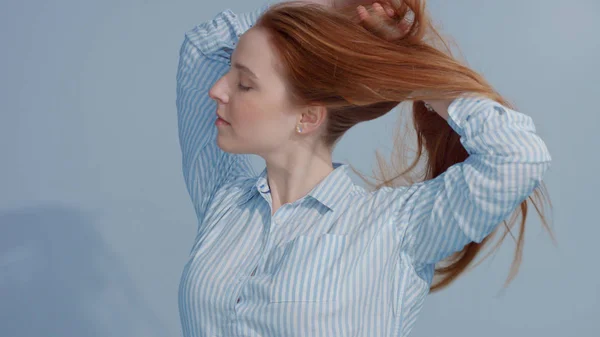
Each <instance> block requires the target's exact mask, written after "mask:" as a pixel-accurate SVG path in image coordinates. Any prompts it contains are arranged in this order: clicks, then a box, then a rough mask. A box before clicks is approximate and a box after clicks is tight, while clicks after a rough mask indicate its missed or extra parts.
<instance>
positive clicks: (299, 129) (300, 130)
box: [296, 125, 302, 133]
mask: <svg viewBox="0 0 600 337" xmlns="http://www.w3.org/2000/svg"><path fill="white" fill-rule="evenodd" d="M296 131H298V132H299V133H302V127H301V126H300V125H296Z"/></svg>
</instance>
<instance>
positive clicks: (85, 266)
mask: <svg viewBox="0 0 600 337" xmlns="http://www.w3.org/2000/svg"><path fill="white" fill-rule="evenodd" d="M92 218H93V217H92V216H90V215H86V214H84V213H83V212H81V211H79V210H77V209H72V208H69V207H64V206H55V205H50V206H36V207H32V208H25V209H20V210H12V211H6V210H5V211H3V212H2V213H1V214H0V336H11V337H20V336H27V337H33V336H36V337H38V336H86V337H92V336H103V337H104V336H166V335H168V332H167V330H166V328H165V326H164V325H163V324H162V323H161V320H160V319H159V317H157V316H156V314H154V313H153V312H152V310H150V308H149V307H148V305H147V304H146V302H145V301H143V299H142V298H141V296H140V294H139V293H138V292H137V291H136V287H135V285H134V284H133V283H132V281H131V280H130V279H129V277H128V273H127V271H126V270H125V267H124V265H123V264H122V263H121V262H120V261H119V259H118V258H117V256H115V254H113V253H112V252H111V250H110V249H109V247H108V245H107V244H106V243H105V242H103V240H102V236H101V235H100V234H99V233H98V232H97V231H96V230H95V228H94V223H93V221H92V220H91V219H92Z"/></svg>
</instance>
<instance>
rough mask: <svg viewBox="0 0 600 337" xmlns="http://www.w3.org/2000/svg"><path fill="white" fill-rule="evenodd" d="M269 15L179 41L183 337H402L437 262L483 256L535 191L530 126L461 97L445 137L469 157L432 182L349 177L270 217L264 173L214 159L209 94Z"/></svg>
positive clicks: (215, 22) (244, 159)
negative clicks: (185, 199) (457, 255)
mask: <svg viewBox="0 0 600 337" xmlns="http://www.w3.org/2000/svg"><path fill="white" fill-rule="evenodd" d="M267 8H268V5H265V6H262V7H261V8H259V9H257V10H255V11H253V12H247V13H243V14H240V15H236V14H234V13H233V12H232V11H231V10H225V11H223V12H221V13H219V14H218V15H216V16H215V17H214V18H213V19H212V20H210V21H208V22H204V23H201V24H199V25H197V26H196V27H194V28H193V29H191V30H190V31H188V32H186V34H185V38H184V41H183V44H182V46H181V49H180V56H179V57H180V58H179V65H178V70H177V98H176V106H177V113H178V126H179V140H180V145H181V150H182V167H183V176H184V179H185V183H186V186H187V190H188V192H189V195H190V197H191V200H192V203H193V205H194V208H195V211H196V215H197V219H198V227H197V232H196V238H195V240H194V243H193V246H192V248H191V251H190V254H189V261H188V262H187V264H186V265H185V267H184V270H183V273H182V276H181V282H180V286H179V311H180V317H181V324H182V332H183V335H184V336H190V337H191V336H194V337H200V336H203V337H204V336H206V337H209V336H210V337H212V336H221V337H235V336H238V337H242V336H243V337H259V336H260V337H267V336H272V337H325V336H326V337H331V336H344V337H346V336H347V337H350V336H353V337H362V336H365V337H366V336H368V337H373V336H377V337H383V336H390V337H391V336H407V335H408V334H409V333H410V331H411V329H412V328H413V326H414V323H415V321H416V319H417V316H418V314H419V311H420V310H421V308H422V306H423V302H424V300H425V297H426V295H427V294H428V292H429V287H430V284H431V281H432V277H433V273H434V266H435V264H436V262H438V261H440V260H441V259H443V258H445V257H448V256H449V255H450V254H452V253H453V252H456V251H459V250H461V249H462V248H463V247H464V246H465V244H467V243H469V242H471V241H476V242H480V241H481V240H482V239H483V238H485V237H486V236H487V235H488V234H490V233H491V231H492V230H493V229H494V228H495V227H496V225H498V224H499V223H500V222H502V220H504V219H506V218H507V217H508V216H509V215H510V214H511V213H512V212H513V211H514V210H515V208H516V207H517V206H518V205H519V203H521V202H522V201H523V200H525V198H526V197H528V196H529V195H530V194H531V193H532V192H533V190H534V189H535V188H536V187H537V186H538V185H539V184H540V182H541V181H542V176H543V175H544V172H545V171H546V170H547V169H548V168H549V166H550V161H551V157H550V154H549V152H548V150H547V148H546V145H545V144H544V142H543V141H542V140H541V139H540V138H539V137H538V136H537V135H536V133H535V132H536V130H535V126H534V123H533V121H532V119H531V118H530V117H529V116H527V115H525V114H522V113H519V112H517V111H514V110H511V109H509V108H507V107H504V106H502V105H500V104H498V103H496V102H495V101H492V100H489V99H485V98H473V97H471V98H467V97H466V96H465V97H461V98H458V99H455V100H454V101H453V102H452V104H451V105H450V107H449V109H448V113H449V118H448V123H449V124H450V126H451V127H452V128H453V129H454V130H455V131H456V132H457V133H458V134H459V135H460V137H461V138H460V141H461V143H462V145H463V146H464V147H465V149H466V150H467V151H468V153H469V154H470V156H469V157H468V158H467V159H466V160H465V161H464V162H461V163H458V164H455V165H453V166H451V167H450V168H449V169H448V170H447V171H446V172H444V173H443V174H441V175H440V176H438V177H437V178H435V179H431V180H428V181H425V182H420V183H415V184H413V185H410V186H407V187H394V188H392V187H384V188H381V189H379V190H377V191H367V190H365V189H364V188H362V187H360V186H358V185H355V184H354V183H353V182H352V180H351V178H350V176H349V172H348V165H347V164H343V163H340V162H333V163H332V165H333V167H334V171H333V172H331V173H330V174H329V175H328V176H327V177H325V178H324V179H323V180H322V181H321V182H320V183H318V184H317V185H316V186H315V187H314V188H313V189H312V190H311V191H310V192H309V193H308V194H307V195H306V196H304V197H302V198H301V199H299V200H297V201H295V202H293V203H289V204H284V205H282V206H281V207H280V208H279V209H278V210H277V212H276V213H275V214H274V215H271V213H272V212H271V210H272V208H271V207H272V199H271V195H270V193H269V192H270V191H269V185H268V181H267V171H266V168H265V169H264V170H263V171H262V172H261V173H258V174H257V173H256V172H255V171H254V170H253V169H252V167H251V165H250V161H249V160H248V156H247V155H241V154H231V153H226V152H223V151H222V150H220V149H219V148H218V147H217V145H216V134H217V130H216V127H215V125H214V122H215V119H216V115H215V111H216V102H215V101H213V100H212V99H210V98H209V96H208V90H209V89H210V88H211V86H212V85H213V84H214V83H215V82H216V81H217V80H218V79H219V78H220V77H221V76H223V75H224V74H225V73H226V72H227V71H228V68H229V67H230V64H229V58H230V55H231V53H232V51H233V49H234V48H235V44H236V42H237V40H238V38H239V36H240V35H241V34H243V33H244V32H245V31H246V30H247V29H249V28H250V27H251V26H252V25H253V23H255V22H256V20H257V18H258V17H259V16H260V14H261V13H262V12H263V11H264V10H266V9H267Z"/></svg>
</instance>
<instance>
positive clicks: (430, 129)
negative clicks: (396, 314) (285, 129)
mask: <svg viewBox="0 0 600 337" xmlns="http://www.w3.org/2000/svg"><path fill="white" fill-rule="evenodd" d="M396 11H397V13H396V14H397V15H398V20H399V21H400V20H406V21H405V22H410V25H409V28H408V30H407V31H406V34H404V36H402V37H401V38H398V39H396V40H393V41H389V40H386V39H384V38H382V37H381V36H380V35H378V34H376V33H377V32H376V31H372V30H368V29H366V28H365V27H363V26H362V25H361V24H360V20H359V18H358V15H357V13H356V9H355V7H354V6H352V7H349V8H342V9H335V10H332V9H330V8H325V7H323V6H320V5H317V4H311V3H305V2H301V3H294V4H293V6H290V3H280V4H276V5H273V6H271V7H270V8H269V10H268V11H267V12H265V13H264V14H263V15H262V16H261V18H260V19H259V21H258V22H257V23H256V27H261V28H264V29H266V31H267V32H268V34H269V37H270V40H271V45H272V46H273V47H274V49H275V51H276V53H277V56H278V58H279V63H278V64H277V70H278V71H279V72H280V73H281V74H282V76H283V77H284V78H285V79H286V82H287V84H288V89H289V90H288V92H289V94H290V99H291V100H292V101H293V102H294V103H296V104H300V105H302V104H304V105H310V104H323V105H325V106H326V107H327V111H328V120H327V124H326V132H325V135H324V139H323V141H324V142H325V144H326V145H328V146H330V147H331V148H333V147H334V146H335V144H336V143H337V142H338V141H339V140H340V138H341V137H342V135H344V133H346V131H348V130H349V129H350V128H351V127H353V126H354V125H356V124H358V123H360V122H365V121H369V120H372V119H375V118H378V117H381V116H383V115H385V114H386V113H388V112H389V111H391V110H392V109H393V108H394V107H396V106H397V105H399V104H400V103H401V102H404V101H408V102H409V103H410V102H412V120H413V125H414V129H415V131H416V140H417V150H416V157H415V159H414V160H413V161H412V162H411V163H410V164H409V165H408V167H406V168H396V167H397V166H398V165H397V162H398V161H400V162H403V160H405V158H406V156H405V143H404V142H403V141H402V140H401V137H396V141H395V144H394V145H395V147H394V150H395V151H394V154H393V155H392V162H393V164H392V165H388V164H386V163H385V162H384V161H383V160H382V158H381V156H380V155H379V154H378V153H377V154H376V155H377V161H378V166H379V167H378V171H379V173H380V176H377V177H376V180H377V183H370V182H368V181H367V179H366V178H365V177H364V176H363V175H362V174H360V173H359V172H357V171H356V170H354V171H355V172H356V173H357V174H358V175H359V176H360V177H361V178H362V179H363V180H365V181H366V182H367V183H368V184H369V185H371V186H372V187H373V188H374V189H378V188H381V187H383V186H391V187H398V186H404V185H407V184H410V183H414V182H417V181H420V180H428V179H432V178H435V177H437V176H439V175H440V174H442V173H443V172H444V171H445V170H446V169H448V168H449V167H450V166H452V165H454V164H456V163H460V162H462V161H464V160H465V159H466V158H467V157H468V153H467V151H466V150H465V149H464V147H463V146H462V144H461V143H460V137H459V135H458V134H457V133H456V132H455V131H454V130H453V129H452V128H451V127H450V126H449V124H448V123H447V121H445V120H444V119H443V118H442V117H440V116H439V115H438V114H437V113H435V112H429V111H428V110H427V109H426V108H425V106H424V104H423V100H433V99H453V98H456V97H458V96H460V95H461V94H463V93H466V92H470V93H478V94H480V95H483V96H486V97H488V98H490V99H493V100H495V101H497V102H499V103H501V104H503V105H505V106H507V107H509V108H513V107H512V105H511V104H510V103H509V102H507V101H506V100H505V99H504V98H503V97H502V96H501V95H500V94H499V93H498V92H496V91H495V90H494V89H493V88H492V86H491V85H490V84H489V83H488V82H487V81H486V80H485V79H484V78H483V77H482V76H481V75H479V74H478V73H476V72H475V71H473V70H471V69H470V68H468V67H467V66H466V65H464V64H462V63H461V62H459V61H458V60H457V59H456V58H455V57H454V56H453V55H452V52H451V50H450V48H449V47H448V44H447V43H446V41H445V40H444V39H443V38H442V37H441V35H440V34H439V33H438V32H437V31H436V29H435V28H434V27H433V25H432V24H431V20H430V18H429V16H428V14H427V12H426V10H425V1H422V0H404V2H403V5H402V7H401V8H396ZM430 88H435V91H431V92H428V91H427V90H428V89H430ZM403 134H406V133H403ZM424 154H425V155H426V160H425V163H424V169H423V170H420V171H417V169H416V168H417V166H418V164H419V161H420V160H421V158H422V157H423V155H424ZM529 202H531V204H532V205H533V206H534V207H535V209H536V211H537V213H538V214H539V215H540V217H541V220H542V223H543V226H544V227H545V228H546V229H547V230H548V232H549V233H550V235H551V237H552V239H554V238H553V236H552V231H551V229H550V227H549V226H548V223H547V221H546V217H545V215H544V208H543V205H544V204H545V203H546V202H547V203H548V204H549V205H550V207H552V204H551V202H550V199H549V197H548V193H547V190H546V186H545V184H544V183H541V184H540V185H539V186H538V188H537V189H536V190H534V192H533V193H532V195H531V196H529V197H528V199H526V200H525V201H523V202H522V203H521V205H520V206H519V207H518V208H517V209H516V210H515V212H514V213H513V214H512V215H511V217H510V218H509V219H508V221H504V222H503V223H504V226H498V227H497V229H496V230H495V231H494V232H493V233H492V234H490V235H489V236H488V237H486V238H485V239H484V240H483V241H482V242H480V243H477V242H471V243H469V244H467V245H466V246H465V247H464V248H463V249H462V250H461V251H460V252H457V253H455V254H453V255H452V256H450V257H448V258H447V259H445V260H444V261H441V262H440V263H438V264H437V265H436V270H435V276H434V281H433V284H432V286H431V291H432V292H433V291H436V290H440V289H442V288H444V287H446V286H448V285H449V284H450V283H451V282H452V281H454V280H455V279H456V278H457V277H458V276H460V275H461V274H462V273H463V272H465V271H466V270H467V267H469V266H473V265H474V263H473V261H474V259H475V257H476V256H478V255H479V254H480V252H481V251H482V249H483V248H484V247H485V246H488V245H490V243H491V242H492V240H491V239H492V238H493V237H496V234H497V233H498V231H499V229H500V228H502V227H503V228H504V229H505V230H504V233H503V234H502V235H501V237H500V239H499V240H498V242H497V244H496V245H494V247H493V248H494V249H493V250H492V251H491V252H493V251H495V250H496V249H497V248H498V246H499V245H500V243H502V242H503V240H504V238H505V237H506V236H507V235H508V234H510V235H511V236H513V238H514V235H512V229H513V227H514V225H515V223H516V222H517V220H518V218H519V216H520V221H519V229H518V235H517V238H516V242H517V245H516V251H515V256H514V260H513V263H512V266H511V270H510V273H509V276H508V278H507V281H506V284H505V285H507V284H508V283H509V282H510V281H511V280H512V279H513V278H514V276H515V275H516V273H517V271H518V268H519V265H520V263H521V259H522V253H523V234H524V231H525V220H526V218H527V212H528V210H529V205H528V203H529ZM491 252H490V253H491ZM488 255H489V254H487V255H485V256H484V258H485V257H487V256H488Z"/></svg>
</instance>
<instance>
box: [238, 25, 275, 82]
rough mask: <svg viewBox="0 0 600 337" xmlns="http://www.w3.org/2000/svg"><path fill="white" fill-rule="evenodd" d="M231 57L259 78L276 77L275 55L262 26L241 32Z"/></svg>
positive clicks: (270, 78) (271, 78)
mask: <svg viewBox="0 0 600 337" xmlns="http://www.w3.org/2000/svg"><path fill="white" fill-rule="evenodd" d="M231 58H232V61H235V62H238V63H240V64H242V65H244V66H246V67H248V68H250V70H251V71H252V72H253V73H255V74H256V76H257V77H258V78H259V79H261V80H262V79H269V80H273V78H274V77H278V74H277V73H276V71H275V65H276V55H275V52H274V50H273V48H272V47H271V44H270V42H269V39H268V34H267V32H266V31H265V30H264V29H262V28H259V27H253V28H250V29H249V30H247V31H246V32H245V33H244V34H242V36H240V39H239V41H238V44H237V46H236V48H235V50H234V52H233V55H232V57H231ZM232 64H233V62H232Z"/></svg>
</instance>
